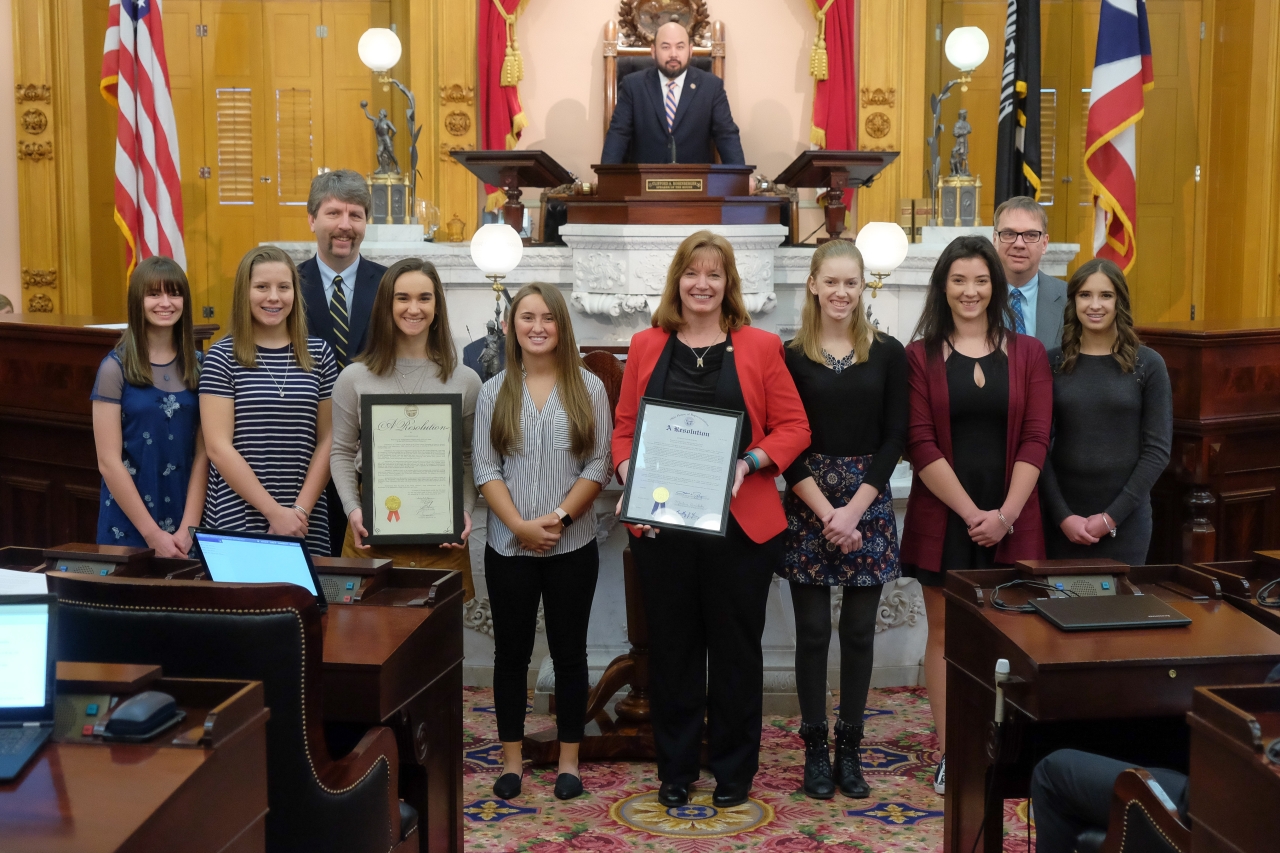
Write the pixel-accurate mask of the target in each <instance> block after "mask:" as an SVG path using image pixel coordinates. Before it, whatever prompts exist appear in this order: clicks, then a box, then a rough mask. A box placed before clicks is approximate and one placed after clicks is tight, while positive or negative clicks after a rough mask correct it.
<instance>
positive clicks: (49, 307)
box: [27, 293, 53, 314]
mask: <svg viewBox="0 0 1280 853" xmlns="http://www.w3.org/2000/svg"><path fill="white" fill-rule="evenodd" d="M27 310H28V311H30V312H31V313H32V314H52V313H53V300H52V299H50V298H49V294H47V293H37V294H35V295H34V296H32V297H31V298H30V299H28V300H27Z"/></svg>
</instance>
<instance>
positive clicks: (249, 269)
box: [231, 246, 315, 373]
mask: <svg viewBox="0 0 1280 853" xmlns="http://www.w3.org/2000/svg"><path fill="white" fill-rule="evenodd" d="M273 263H274V264H284V265H285V266H287V267H288V268H289V274H290V275H291V276H292V277H293V305H292V307H290V308H289V315H288V316H287V317H285V321H284V322H285V328H286V329H287V330H288V332H289V343H291V344H293V358H294V360H295V361H297V362H298V367H300V368H301V369H302V370H305V371H306V372H307V373H310V372H311V370H312V368H313V367H314V366H315V363H314V362H313V361H312V359H311V350H310V349H308V348H307V312H306V308H305V307H304V306H303V304H302V287H301V286H300V285H299V278H298V268H297V267H296V266H294V265H293V258H290V257H289V256H288V255H287V254H285V251H284V249H281V248H278V247H276V246H258V247H257V248H255V249H250V250H249V251H248V252H246V253H245V256H244V257H243V258H241V259H240V266H239V267H238V268H237V269H236V286H235V290H233V291H232V293H231V352H232V354H233V355H234V356H235V359H236V363H237V364H239V365H240V366H241V367H248V368H250V369H253V368H256V367H257V366H258V348H257V346H256V345H255V344H254V342H253V309H252V308H250V307H249V288H250V286H251V285H252V283H253V268H254V267H255V266H257V265H258V264H273Z"/></svg>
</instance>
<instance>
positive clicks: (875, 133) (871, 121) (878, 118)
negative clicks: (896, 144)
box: [862, 112, 892, 139]
mask: <svg viewBox="0 0 1280 853" xmlns="http://www.w3.org/2000/svg"><path fill="white" fill-rule="evenodd" d="M862 126H863V129H864V130H866V132H867V136H870V137H871V138H872V139H884V138H885V137H886V136H888V135H889V129H890V127H891V126H892V125H891V124H890V122H889V117H888V116H887V115H885V114H884V113H882V112H874V113H871V114H870V115H868V116H867V119H866V121H864V122H863V123H862Z"/></svg>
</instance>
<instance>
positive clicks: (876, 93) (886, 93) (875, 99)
mask: <svg viewBox="0 0 1280 853" xmlns="http://www.w3.org/2000/svg"><path fill="white" fill-rule="evenodd" d="M861 97H862V100H861V107H862V108H863V109H866V108H867V107H892V106H896V105H897V102H898V95H897V92H896V91H895V90H894V89H892V88H889V89H872V88H871V87H870V86H863V87H862V92H861Z"/></svg>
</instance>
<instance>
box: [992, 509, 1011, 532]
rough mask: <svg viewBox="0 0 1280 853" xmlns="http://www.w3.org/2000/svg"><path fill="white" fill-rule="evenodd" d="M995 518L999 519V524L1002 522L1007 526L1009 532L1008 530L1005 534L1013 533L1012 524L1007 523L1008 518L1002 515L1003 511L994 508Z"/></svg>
mask: <svg viewBox="0 0 1280 853" xmlns="http://www.w3.org/2000/svg"><path fill="white" fill-rule="evenodd" d="M996 518H998V519H1000V523H1001V524H1003V525H1004V526H1005V527H1007V528H1008V529H1009V532H1008V534H1007V535H1009V536H1012V535H1013V525H1012V524H1010V523H1009V520H1008V519H1007V518H1005V517H1004V513H1003V512H1001V511H1000V510H996Z"/></svg>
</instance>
